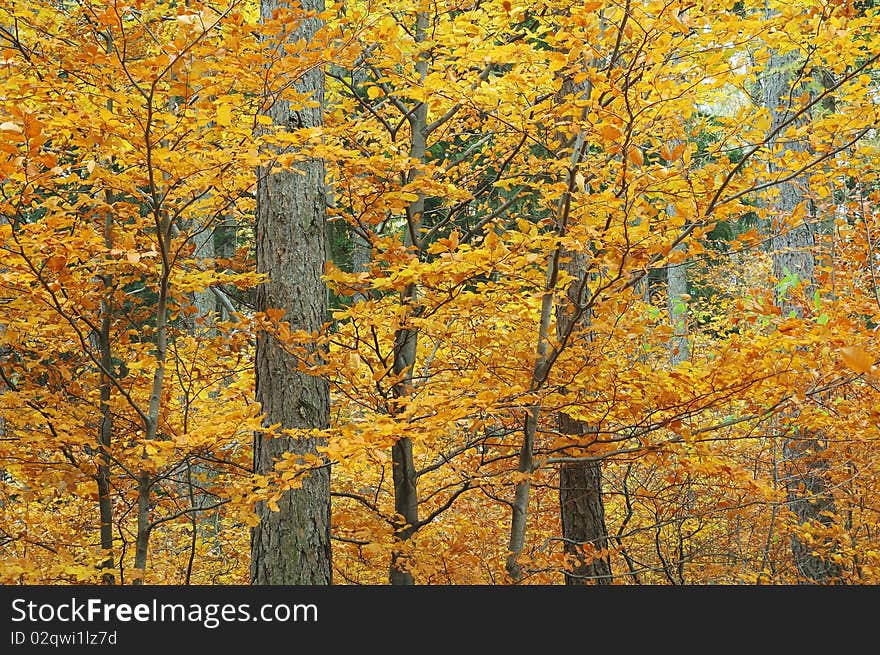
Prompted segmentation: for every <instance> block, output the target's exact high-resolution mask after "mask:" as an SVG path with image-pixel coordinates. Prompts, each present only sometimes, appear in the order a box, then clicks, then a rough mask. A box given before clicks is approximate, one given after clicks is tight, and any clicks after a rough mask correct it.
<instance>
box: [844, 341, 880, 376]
mask: <svg viewBox="0 0 880 655" xmlns="http://www.w3.org/2000/svg"><path fill="white" fill-rule="evenodd" d="M840 356H841V357H842V358H843V361H844V362H845V363H846V365H847V366H849V367H850V368H851V369H852V370H854V371H856V372H857V373H873V372H874V371H875V370H876V369H875V366H874V358H873V357H871V356H870V355H869V354H868V353H866V352H865V351H864V350H862V349H861V348H858V347H856V346H846V347H845V348H841V349H840Z"/></svg>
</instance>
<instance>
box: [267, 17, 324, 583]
mask: <svg viewBox="0 0 880 655" xmlns="http://www.w3.org/2000/svg"><path fill="white" fill-rule="evenodd" d="M302 5H303V8H304V9H306V10H316V11H322V10H323V8H324V3H323V0H304V2H302ZM280 6H282V4H281V3H279V2H277V0H261V3H260V10H261V15H262V16H263V18H268V17H271V15H272V13H273V11H274V10H276V9H277V8H279V7H280ZM318 28H319V22H318V20H317V19H315V18H310V19H307V20H305V21H303V22H302V24H301V25H300V26H299V27H298V28H297V29H296V30H294V31H293V33H292V34H291V35H290V39H291V41H292V42H295V41H297V40H298V39H305V40H306V41H309V40H310V39H311V38H312V37H313V36H314V34H315V32H316V30H317V29H318ZM295 87H296V90H297V91H299V92H307V93H311V95H312V98H313V99H314V100H316V101H317V104H318V106H317V107H313V108H312V107H309V108H302V109H296V110H295V111H294V108H292V107H291V106H290V104H289V103H288V102H286V101H284V100H278V101H276V102H275V103H274V104H273V105H272V106H271V108H269V110H268V115H269V116H270V117H271V118H272V120H273V122H274V124H275V125H286V126H303V127H313V126H318V125H321V124H322V121H323V114H322V106H323V96H324V78H323V72H322V71H321V70H319V69H312V70H310V71H308V72H307V73H305V74H304V75H302V76H301V77H300V78H299V79H298V81H297V82H296V84H295ZM298 168H299V171H298V172H297V171H280V172H271V173H270V172H269V171H268V170H266V169H262V170H260V171H259V172H258V183H257V216H256V260H257V271H258V272H261V273H267V274H268V275H269V278H270V279H269V281H268V282H266V283H265V284H262V285H260V287H259V290H258V293H257V309H258V311H265V310H266V309H269V308H277V309H283V310H284V312H285V314H284V320H286V321H287V322H288V323H289V324H290V326H291V328H292V329H302V330H308V331H310V332H316V331H318V330H319V329H320V328H321V326H322V324H323V323H324V321H325V320H326V315H327V288H326V286H325V284H324V282H323V281H322V279H321V275H322V273H323V270H324V261H325V250H326V244H325V230H324V225H325V222H326V206H325V204H326V200H325V188H324V164H323V162H321V161H309V162H305V163H302V164H299V165H298ZM297 364H298V361H297V358H296V357H294V356H293V355H291V354H289V353H288V352H286V351H285V349H284V348H282V347H281V345H280V344H278V343H277V342H276V341H275V340H274V339H273V337H271V336H269V335H267V334H265V333H263V334H260V336H259V337H258V339H257V352H256V395H257V400H258V401H259V402H260V403H261V406H262V409H263V411H264V412H265V415H266V419H265V424H266V425H272V424H276V423H280V424H281V428H282V429H293V428H324V427H326V426H327V425H328V424H329V416H330V406H329V405H330V403H329V387H328V384H327V381H326V380H323V379H321V378H319V377H315V376H311V375H306V374H304V373H302V372H300V371H299V370H298V366H297ZM319 445H320V444H319V442H318V441H316V440H315V439H305V438H303V439H291V438H289V437H287V436H279V437H274V438H273V437H271V436H266V435H262V434H259V435H257V436H256V437H255V440H254V471H255V472H256V473H259V474H265V473H268V472H269V471H271V470H272V469H273V467H274V464H275V462H276V461H277V460H279V459H280V458H281V457H282V455H283V454H284V453H294V454H308V455H312V456H314V455H317V454H318V452H317V448H318V446H319ZM278 506H279V511H277V512H273V511H271V510H269V508H268V507H266V506H265V504H262V503H261V504H260V505H259V506H258V507H257V514H258V516H259V518H260V523H259V525H258V526H257V527H255V528H254V529H253V531H252V534H251V581H252V583H253V584H280V585H297V584H305V585H316V584H330V583H331V579H332V576H331V571H332V569H331V555H330V553H331V550H330V469H329V466H323V467H320V468H317V469H316V470H314V471H312V472H311V473H309V475H308V476H307V477H306V478H305V480H304V481H303V484H302V487H301V488H299V489H295V490H292V491H288V492H286V493H285V494H284V495H283V496H282V498H281V499H280V500H279V501H278Z"/></svg>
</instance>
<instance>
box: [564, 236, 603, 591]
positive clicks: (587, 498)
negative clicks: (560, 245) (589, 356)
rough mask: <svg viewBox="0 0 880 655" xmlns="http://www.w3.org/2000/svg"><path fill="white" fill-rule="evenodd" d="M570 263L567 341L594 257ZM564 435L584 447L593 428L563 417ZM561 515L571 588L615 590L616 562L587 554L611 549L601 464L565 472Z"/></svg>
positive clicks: (572, 257) (585, 329) (583, 328)
mask: <svg viewBox="0 0 880 655" xmlns="http://www.w3.org/2000/svg"><path fill="white" fill-rule="evenodd" d="M564 259H567V260H568V263H567V264H564V265H563V268H565V269H566V270H568V272H569V273H571V274H572V275H573V276H574V279H575V282H574V283H573V284H572V285H571V287H569V290H568V294H567V296H568V303H567V304H565V305H563V304H560V305H558V306H557V308H556V332H557V336H558V337H562V335H564V334H565V333H566V332H567V331H568V330H569V329H570V327H571V311H572V309H571V308H572V307H576V306H577V304H579V303H580V300H581V299H580V298H579V297H578V289H580V288H581V285H580V284H579V282H578V281H579V280H582V279H583V277H584V276H585V275H587V274H588V273H587V263H588V256H587V255H586V254H585V253H571V252H566V253H565V257H564ZM588 318H589V317H588V316H584V317H583V318H581V320H580V325H578V326H576V329H577V330H578V331H579V332H580V336H582V337H583V338H589V320H588ZM557 423H558V425H559V432H560V433H561V434H565V435H572V436H573V437H576V438H577V440H578V441H580V442H582V441H583V437H585V436H587V435H588V434H590V432H591V431H590V428H589V426H587V425H586V424H584V423H583V422H582V421H576V420H574V419H572V418H571V417H570V416H567V415H566V414H565V413H563V412H559V413H558V414H557ZM559 515H560V519H561V523H562V539H563V542H562V543H563V548H564V550H565V552H566V554H568V555H570V556H571V557H573V558H574V560H575V561H576V562H577V564H576V565H575V566H574V567H573V568H572V569H571V570H569V571H566V572H565V584H567V585H584V584H611V581H612V578H611V561H610V559H609V558H608V556H607V555H605V556H600V557H597V558H593V557H592V556H591V555H589V554H588V553H586V552H585V550H584V548H585V547H587V548H588V549H589V550H592V549H596V550H599V551H605V550H607V548H608V529H607V527H606V525H605V503H604V499H603V497H602V463H601V462H599V461H589V460H587V461H583V462H568V463H565V464H562V465H561V467H560V469H559Z"/></svg>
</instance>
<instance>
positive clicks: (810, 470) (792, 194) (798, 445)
mask: <svg viewBox="0 0 880 655" xmlns="http://www.w3.org/2000/svg"><path fill="white" fill-rule="evenodd" d="M796 63H797V59H796V54H795V53H789V54H785V55H779V54H773V55H772V56H771V57H770V60H769V61H768V64H767V70H766V73H765V74H764V77H763V90H764V102H765V106H766V107H768V108H769V109H770V112H771V116H772V124H771V130H774V129H775V128H776V127H777V126H778V125H780V124H781V123H782V122H783V121H785V120H787V119H788V118H789V117H790V113H789V108H788V107H787V104H788V102H789V98H790V97H791V96H793V97H796V96H797V95H799V93H801V92H803V91H804V89H801V90H800V91H798V92H796V93H794V94H791V93H790V91H791V89H790V87H791V83H792V79H793V74H794V72H795V71H794V68H795V66H796ZM774 141H775V140H774ZM779 145H780V146H781V147H782V151H781V152H779V153H778V154H777V155H776V156H775V157H774V158H772V159H771V161H770V164H769V170H770V174H771V175H773V174H774V173H776V172H777V171H780V166H779V165H778V164H777V162H779V161H785V152H786V151H796V150H799V149H803V148H804V147H805V146H803V145H801V144H799V143H797V142H792V141H790V140H786V141H782V140H780V142H779ZM782 170H784V169H782ZM806 185H807V181H806V180H805V179H795V180H791V181H788V182H784V183H782V184H780V185H778V186H777V191H778V196H777V198H776V199H775V200H774V201H773V209H774V210H775V212H776V213H778V214H779V215H780V216H787V215H790V214H791V212H792V211H793V210H794V209H795V208H796V207H797V206H798V205H799V204H801V203H802V202H804V201H805V199H806V194H805V192H804V190H805V188H806ZM771 248H772V252H773V275H774V277H775V278H776V280H778V281H779V280H783V279H785V278H787V277H788V278H791V277H792V276H797V280H798V281H799V282H800V283H801V284H804V285H805V288H804V293H805V295H806V297H808V298H810V297H812V294H813V289H814V287H815V274H814V271H815V267H816V263H815V254H814V239H813V232H812V229H811V227H810V225H808V224H807V223H806V222H802V223H800V224H799V225H796V226H794V227H784V228H781V229H779V230H777V231H776V233H775V234H773V237H772V241H771ZM787 286H789V285H787V284H782V285H780V286H779V287H777V298H776V302H777V306H778V307H779V308H780V310H781V311H782V315H783V316H786V315H788V314H790V313H792V312H794V314H795V315H797V316H803V313H804V312H803V308H802V307H801V306H800V305H799V304H798V303H797V302H795V301H794V300H793V299H792V291H791V289H786V287H787ZM790 418H791V419H794V418H796V417H795V416H791V417H790ZM786 433H787V436H786V438H785V439H784V441H783V455H784V459H785V468H786V471H785V474H784V478H785V479H784V481H785V487H786V490H787V494H788V504H789V508H790V509H791V511H792V512H793V513H794V514H795V516H796V517H797V522H798V524H800V525H804V524H814V525H821V526H826V527H827V526H828V525H830V524H831V522H832V521H833V518H832V516H833V515H834V514H835V513H836V509H835V503H834V497H833V496H832V494H831V491H830V489H829V486H828V482H827V480H826V478H825V472H826V469H827V461H826V460H825V459H824V458H823V456H822V451H823V450H825V445H824V439H823V436H822V435H820V434H815V433H812V432H809V431H806V430H804V429H802V428H799V427H792V428H791V429H790V430H787V431H786ZM791 548H792V555H793V557H794V563H795V565H796V566H797V569H798V572H799V573H800V575H801V576H802V577H803V579H804V581H806V582H811V583H821V584H827V583H830V582H833V581H835V580H836V579H837V578H839V577H840V574H841V570H840V566H839V565H837V564H835V563H834V562H832V561H830V560H829V559H828V558H827V556H826V555H823V554H822V553H819V554H815V555H814V554H813V550H814V549H813V548H812V547H811V546H809V545H807V544H805V543H804V542H803V541H802V540H801V539H800V538H799V537H798V535H797V534H795V535H793V536H792V543H791Z"/></svg>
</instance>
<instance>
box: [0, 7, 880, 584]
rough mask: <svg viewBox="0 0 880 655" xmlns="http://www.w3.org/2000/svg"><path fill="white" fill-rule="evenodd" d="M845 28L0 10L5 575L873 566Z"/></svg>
mask: <svg viewBox="0 0 880 655" xmlns="http://www.w3.org/2000/svg"><path fill="white" fill-rule="evenodd" d="M878 24H880V6H878V5H877V4H876V3H875V2H874V1H873V0H791V1H787V2H781V1H779V0H766V1H765V0H761V1H760V2H758V1H756V0H736V1H734V0H701V1H694V2H691V1H689V0H687V1H686V0H585V1H583V2H571V1H562V0H533V1H531V2H522V1H521V0H344V1H342V2H336V3H334V2H332V1H331V0H326V2H325V0H302V2H301V4H300V3H297V2H295V1H293V0H291V1H290V2H288V1H287V0H32V1H29V2H4V3H3V4H2V6H0V509H2V511H0V583H2V584H5V585H16V584H24V585H35V584H55V585H71V584H107V585H132V584H135V585H137V584H172V585H247V584H256V585H265V584H273V585H292V584H297V585H326V584H334V585H347V584H352V585H386V584H392V585H413V584H417V585H465V584H467V585H511V584H514V585H517V584H522V585H534V584H538V585H592V584H598V585H610V584H613V585H709V584H716V585H719V584H720V585H791V584H821V585H832V584H837V585H840V584H849V585H859V584H860V585H873V584H880V527H878V525H880V521H878V519H880V500H878V498H880V368H878V364H880V345H878V343H877V340H876V333H877V330H878V328H880V279H878V278H880V30H878ZM875 362H876V363H875Z"/></svg>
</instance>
